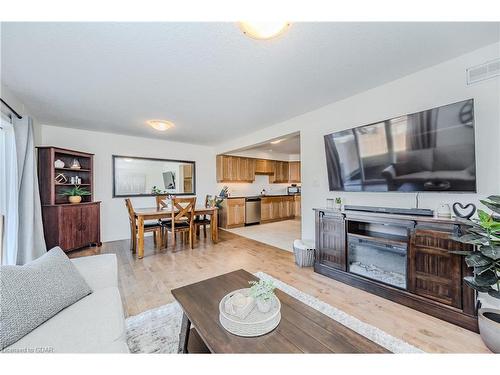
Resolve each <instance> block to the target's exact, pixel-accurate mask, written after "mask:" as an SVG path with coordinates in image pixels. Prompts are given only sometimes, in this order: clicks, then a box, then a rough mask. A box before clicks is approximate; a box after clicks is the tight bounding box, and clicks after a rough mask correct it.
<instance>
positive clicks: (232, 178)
mask: <svg viewBox="0 0 500 375" xmlns="http://www.w3.org/2000/svg"><path fill="white" fill-rule="evenodd" d="M254 180H255V159H250V158H241V157H237V156H228V155H217V182H253V181H254Z"/></svg>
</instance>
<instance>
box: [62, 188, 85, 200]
mask: <svg viewBox="0 0 500 375" xmlns="http://www.w3.org/2000/svg"><path fill="white" fill-rule="evenodd" d="M61 195H66V196H67V197H68V200H69V202H70V203H80V202H81V201H82V197H83V196H85V195H90V191H88V190H87V189H85V188H82V187H80V186H78V185H75V186H73V187H72V188H71V189H68V190H65V191H63V192H62V193H61Z"/></svg>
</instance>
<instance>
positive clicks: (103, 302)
mask: <svg viewBox="0 0 500 375" xmlns="http://www.w3.org/2000/svg"><path fill="white" fill-rule="evenodd" d="M71 261H72V262H73V264H74V265H75V266H76V268H77V269H78V271H79V272H80V273H81V275H82V276H83V278H84V279H85V281H86V282H87V283H88V284H89V286H90V287H91V288H92V290H93V293H92V294H89V295H88V296H87V297H85V298H82V299H81V300H79V301H78V302H76V303H75V304H73V305H71V306H69V307H67V308H65V309H64V310H62V311H60V312H59V313H58V314H57V315H55V316H54V317H52V318H51V319H49V320H47V321H46V322H45V323H43V324H41V325H40V326H38V327H37V328H36V329H35V330H34V331H32V332H30V333H29V334H27V335H26V336H24V337H23V338H22V339H20V340H19V341H17V342H15V343H14V344H12V345H11V346H9V347H7V348H5V349H4V350H5V352H14V353H15V352H20V353H23V352H54V353H128V352H129V350H128V346H127V343H126V338H125V318H124V314H123V307H122V301H121V296H120V292H119V290H118V268H117V261H116V255H114V254H104V255H95V256H90V257H83V258H76V259H72V260H71Z"/></svg>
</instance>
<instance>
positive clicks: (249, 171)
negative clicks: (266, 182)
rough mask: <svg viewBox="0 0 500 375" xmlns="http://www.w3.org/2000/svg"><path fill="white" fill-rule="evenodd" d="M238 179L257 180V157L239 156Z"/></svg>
mask: <svg viewBox="0 0 500 375" xmlns="http://www.w3.org/2000/svg"><path fill="white" fill-rule="evenodd" d="M237 163H238V166H237V170H238V180H239V181H252V182H253V181H255V159H251V158H238V161H237Z"/></svg>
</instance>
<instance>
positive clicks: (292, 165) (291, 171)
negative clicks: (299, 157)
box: [288, 161, 300, 183]
mask: <svg viewBox="0 0 500 375" xmlns="http://www.w3.org/2000/svg"><path fill="white" fill-rule="evenodd" d="M288 182H290V183H291V182H299V183H300V161H291V162H289V163H288Z"/></svg>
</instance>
